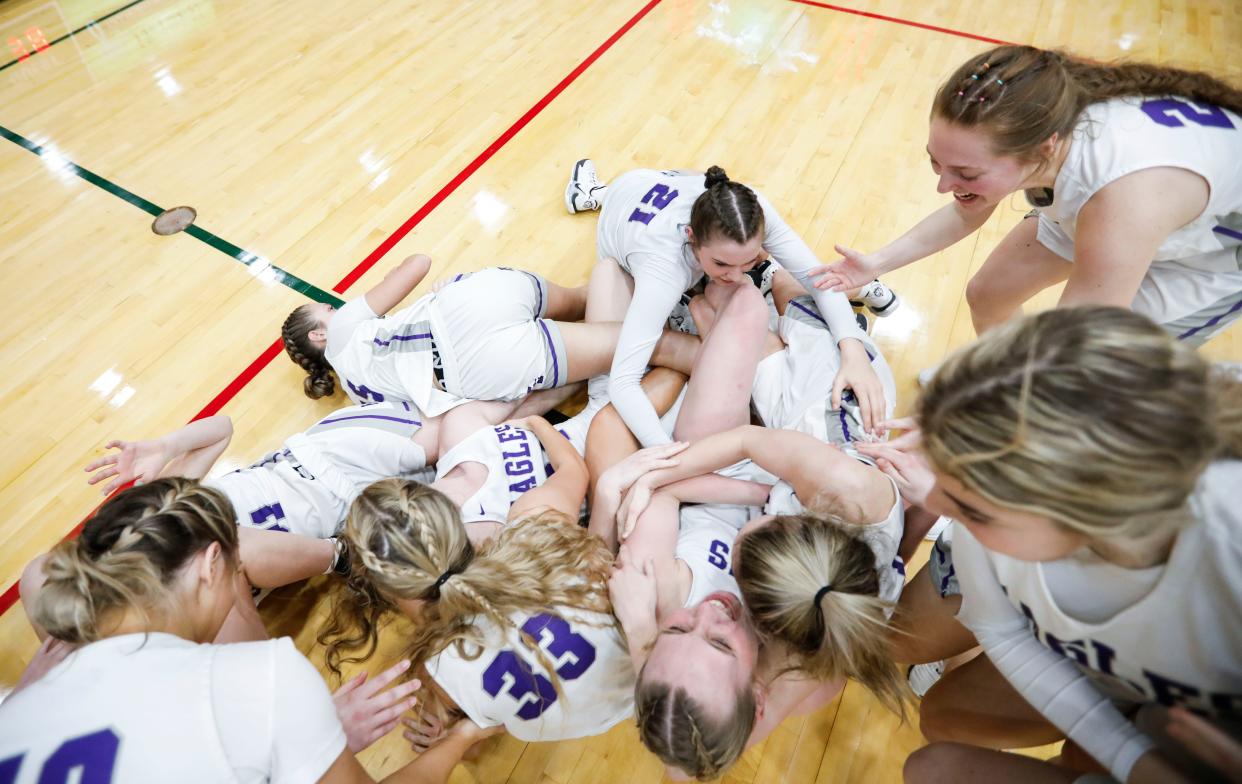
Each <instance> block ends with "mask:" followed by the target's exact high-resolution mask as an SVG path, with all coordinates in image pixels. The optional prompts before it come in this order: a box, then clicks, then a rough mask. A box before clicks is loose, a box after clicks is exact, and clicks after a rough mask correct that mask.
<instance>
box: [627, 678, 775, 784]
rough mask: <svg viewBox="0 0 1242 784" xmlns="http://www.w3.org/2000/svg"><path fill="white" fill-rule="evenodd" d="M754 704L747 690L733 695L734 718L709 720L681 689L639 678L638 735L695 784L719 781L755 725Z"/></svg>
mask: <svg viewBox="0 0 1242 784" xmlns="http://www.w3.org/2000/svg"><path fill="white" fill-rule="evenodd" d="M756 709H757V704H756V702H755V693H754V691H753V690H751V689H750V688H749V687H743V688H742V689H740V690H739V691H738V692H737V695H736V700H735V704H734V710H733V712H732V714H731V715H730V716H728V717H726V718H725V719H724V720H723V721H719V720H716V719H713V718H711V717H710V716H709V715H708V714H707V712H706V711H705V710H704V709H703V707H702V706H701V705H700V704H699V703H698V702H697V701H696V700H695V699H694V698H693V697H691V696H690V694H689V693H687V691H686V690H685V689H684V688H682V687H680V686H673V685H672V684H669V683H662V682H659V681H656V680H655V679H654V678H649V677H646V670H645V668H644V670H643V672H640V673H639V674H638V684H637V686H636V688H635V692H634V717H635V720H636V722H637V724H638V736H639V739H640V740H641V741H642V743H643V745H644V746H646V747H647V750H648V751H650V752H651V753H652V754H655V755H656V756H657V757H659V758H660V760H661V761H662V762H663V763H664V764H665V765H669V766H671V767H674V768H677V769H679V770H681V771H683V772H685V773H686V774H688V775H690V776H694V777H695V778H696V779H698V780H699V781H708V780H710V779H714V778H716V777H718V776H719V775H720V774H721V773H723V772H724V771H725V770H726V769H727V768H729V767H730V766H731V765H733V763H734V762H736V761H737V759H738V757H740V756H742V752H743V751H745V750H746V742H747V741H748V740H749V739H750V733H751V731H752V730H753V729H754V726H755V713H756Z"/></svg>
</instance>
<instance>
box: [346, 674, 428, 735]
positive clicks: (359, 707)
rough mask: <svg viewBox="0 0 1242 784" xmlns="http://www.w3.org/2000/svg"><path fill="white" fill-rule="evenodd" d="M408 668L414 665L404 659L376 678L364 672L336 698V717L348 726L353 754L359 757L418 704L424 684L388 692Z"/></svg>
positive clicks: (401, 686) (398, 687)
mask: <svg viewBox="0 0 1242 784" xmlns="http://www.w3.org/2000/svg"><path fill="white" fill-rule="evenodd" d="M408 669H410V662H409V661H408V660H402V661H399V662H397V663H396V664H394V665H393V666H391V667H389V668H388V669H386V670H384V671H383V672H381V673H380V674H379V675H376V676H375V677H374V678H368V674H367V673H365V672H364V673H362V674H360V675H358V676H356V677H354V678H351V679H350V680H349V681H347V682H346V683H345V684H344V685H343V686H341V688H339V689H337V690H336V692H335V693H334V694H333V695H332V702H333V704H335V705H336V715H337V716H338V717H340V719H341V724H342V725H343V726H344V727H345V738H346V739H347V740H348V742H349V750H350V751H352V752H354V753H355V754H357V753H358V752H360V751H362V750H363V749H365V748H366V747H367V746H370V745H371V744H372V743H374V742H375V741H377V740H379V739H380V738H382V737H384V736H385V735H387V734H388V732H389V731H390V730H392V729H393V728H394V727H396V726H397V724H398V723H400V721H401V714H403V713H405V712H406V711H408V710H410V709H411V708H413V707H414V705H415V704H416V703H417V702H418V698H417V697H414V696H412V695H413V694H414V692H416V691H418V689H419V687H420V686H421V685H422V684H421V683H419V682H418V681H417V680H412V681H407V682H405V683H402V684H399V685H397V686H393V687H392V688H391V689H387V690H385V687H386V686H388V684H390V683H392V682H393V681H395V680H396V679H397V678H399V677H401V675H402V674H403V673H405V671H406V670H408Z"/></svg>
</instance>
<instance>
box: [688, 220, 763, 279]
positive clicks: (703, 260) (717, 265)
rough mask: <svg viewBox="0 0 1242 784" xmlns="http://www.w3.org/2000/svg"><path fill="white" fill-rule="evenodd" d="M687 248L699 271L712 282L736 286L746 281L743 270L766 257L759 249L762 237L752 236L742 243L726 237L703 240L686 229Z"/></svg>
mask: <svg viewBox="0 0 1242 784" xmlns="http://www.w3.org/2000/svg"><path fill="white" fill-rule="evenodd" d="M690 247H691V248H692V249H693V250H694V257H695V259H697V260H698V262H699V266H700V267H701V268H702V269H703V272H704V273H705V274H706V275H707V277H708V278H710V279H711V281H712V282H713V283H719V284H721V285H725V286H736V285H737V284H739V283H741V282H743V281H745V280H746V273H747V272H748V271H749V270H750V269H752V268H753V267H754V266H755V265H756V264H758V263H759V262H761V261H763V260H764V259H766V258H767V257H768V253H767V251H765V250H764V249H763V236H762V235H756V236H754V237H751V238H750V239H749V240H748V241H746V242H744V243H737V242H734V241H733V240H731V239H729V238H727V237H720V236H713V237H711V238H710V239H709V240H708V241H706V242H696V241H695V237H694V232H693V231H691V232H690Z"/></svg>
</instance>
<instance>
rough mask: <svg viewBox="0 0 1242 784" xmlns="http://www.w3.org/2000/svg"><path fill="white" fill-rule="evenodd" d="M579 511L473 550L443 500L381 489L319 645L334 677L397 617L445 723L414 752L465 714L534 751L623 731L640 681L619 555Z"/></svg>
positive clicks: (547, 517) (352, 528)
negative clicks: (619, 610) (409, 628)
mask: <svg viewBox="0 0 1242 784" xmlns="http://www.w3.org/2000/svg"><path fill="white" fill-rule="evenodd" d="M583 491H585V483H583ZM581 502H582V493H581V492H580V493H579V494H578V496H577V498H576V499H570V501H569V503H567V504H564V505H558V504H557V503H555V502H554V504H553V505H552V506H545V507H544V508H543V509H542V510H537V511H532V512H531V513H530V514H528V515H527V516H526V517H524V518H523V519H522V520H521V521H518V522H517V523H516V524H515V525H512V526H510V527H508V528H506V529H505V530H503V531H502V532H500V533H499V534H498V535H497V536H496V537H495V538H493V539H491V540H489V541H487V542H485V543H483V544H482V545H481V546H478V547H476V546H474V545H473V544H471V540H470V537H469V536H467V533H466V528H465V526H463V525H462V522H461V515H460V512H459V510H458V508H457V506H456V504H454V503H453V502H452V501H451V500H449V499H448V498H447V497H446V496H445V495H443V494H442V493H440V492H438V491H436V490H434V489H432V488H430V487H428V486H426V485H419V484H417V483H414V482H408V481H403V480H399V479H388V480H384V481H381V482H377V483H375V484H374V485H372V486H371V487H370V488H368V489H367V490H366V491H365V492H364V493H363V494H362V495H361V496H360V497H359V498H358V500H357V501H355V502H354V505H353V507H352V509H351V510H350V514H349V519H348V521H347V522H346V524H345V534H344V535H345V537H346V539H347V540H348V541H349V544H350V555H351V558H352V569H351V571H350V577H349V582H348V586H349V591H348V596H347V598H346V599H345V600H344V601H342V602H340V603H338V606H337V608H336V611H335V614H334V615H333V617H332V619H331V622H330V624H329V626H328V627H327V628H326V629H325V630H324V633H323V634H322V635H321V640H323V641H325V642H327V643H328V650H327V655H326V660H327V662H328V665H329V667H331V668H332V669H333V670H338V669H339V667H340V665H341V663H342V662H347V661H357V660H362V659H366V658H368V657H370V655H371V654H372V653H374V651H375V647H376V641H377V633H378V630H379V625H380V622H381V620H382V619H383V618H384V617H385V616H386V615H388V614H390V613H401V614H403V615H406V616H408V617H409V618H410V619H412V620H413V621H414V622H415V629H414V631H413V639H412V640H411V642H410V648H409V654H408V655H409V658H410V659H411V661H412V663H413V664H414V666H415V667H416V668H421V672H420V677H421V678H422V680H423V684H424V686H425V687H426V691H427V692H428V698H427V700H428V701H429V703H430V706H431V708H432V710H430V711H429V712H432V713H436V714H438V717H437V718H432V717H426V718H424V720H423V723H421V724H411V730H412V731H411V732H409V733H407V737H410V739H411V740H413V741H414V742H415V743H416V745H418V746H427V745H433V746H435V745H437V742H438V741H440V733H439V732H438V729H439V728H440V727H443V726H447V725H451V724H452V721H453V719H454V718H455V717H462V716H464V717H467V718H468V719H470V720H471V721H473V722H474V723H476V724H477V725H478V726H480V727H483V728H485V729H488V728H495V729H496V730H497V731H500V730H507V731H508V732H509V733H511V734H512V735H514V736H515V737H517V738H520V739H522V740H525V741H536V740H564V739H569V738H578V737H585V736H588V735H594V734H598V733H601V732H604V731H606V730H607V729H608V728H609V727H611V726H613V725H614V724H616V723H617V722H619V721H621V720H623V719H624V718H625V717H627V716H629V715H630V712H631V710H632V706H633V692H634V673H633V670H632V668H631V666H630V660H629V657H628V655H627V654H626V650H625V644H624V642H623V641H622V638H621V635H620V632H619V630H618V629H617V627H616V625H615V619H614V618H613V617H612V615H611V605H610V602H609V599H608V574H609V570H610V569H611V566H612V556H611V553H609V551H608V549H607V548H606V547H605V546H604V544H603V543H602V542H600V541H599V540H598V539H597V538H595V537H593V536H591V535H590V534H589V533H588V532H587V531H586V530H584V529H583V528H581V527H579V526H578V524H577V519H576V516H577V512H578V505H579V504H581ZM571 515H572V516H571ZM449 732H450V734H451V732H452V730H449Z"/></svg>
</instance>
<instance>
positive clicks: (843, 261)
mask: <svg viewBox="0 0 1242 784" xmlns="http://www.w3.org/2000/svg"><path fill="white" fill-rule="evenodd" d="M832 247H833V248H834V249H835V250H836V252H837V253H840V254H841V258H839V259H837V260H836V261H834V262H830V263H828V264H825V265H824V266H822V267H818V268H816V269H813V270H811V271H810V273H809V274H810V276H811V277H812V278H817V279H818V280H816V281H815V283H814V284H813V285H814V286H815V288H817V289H821V290H822V289H828V290H829V291H852V290H854V289H857V288H862V287H863V286H865V285H867V284H868V283H870V282H871V281H873V280H875V279H876V278H878V277H879V276H880V272H881V270H880V265H879V264H877V263H876V262H875V261H874V260H873V259H872V258H871V257H870V256H868V255H867V254H865V253H859V252H858V251H856V250H851V249H850V248H847V247H845V246H844V245H833V246H832Z"/></svg>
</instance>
